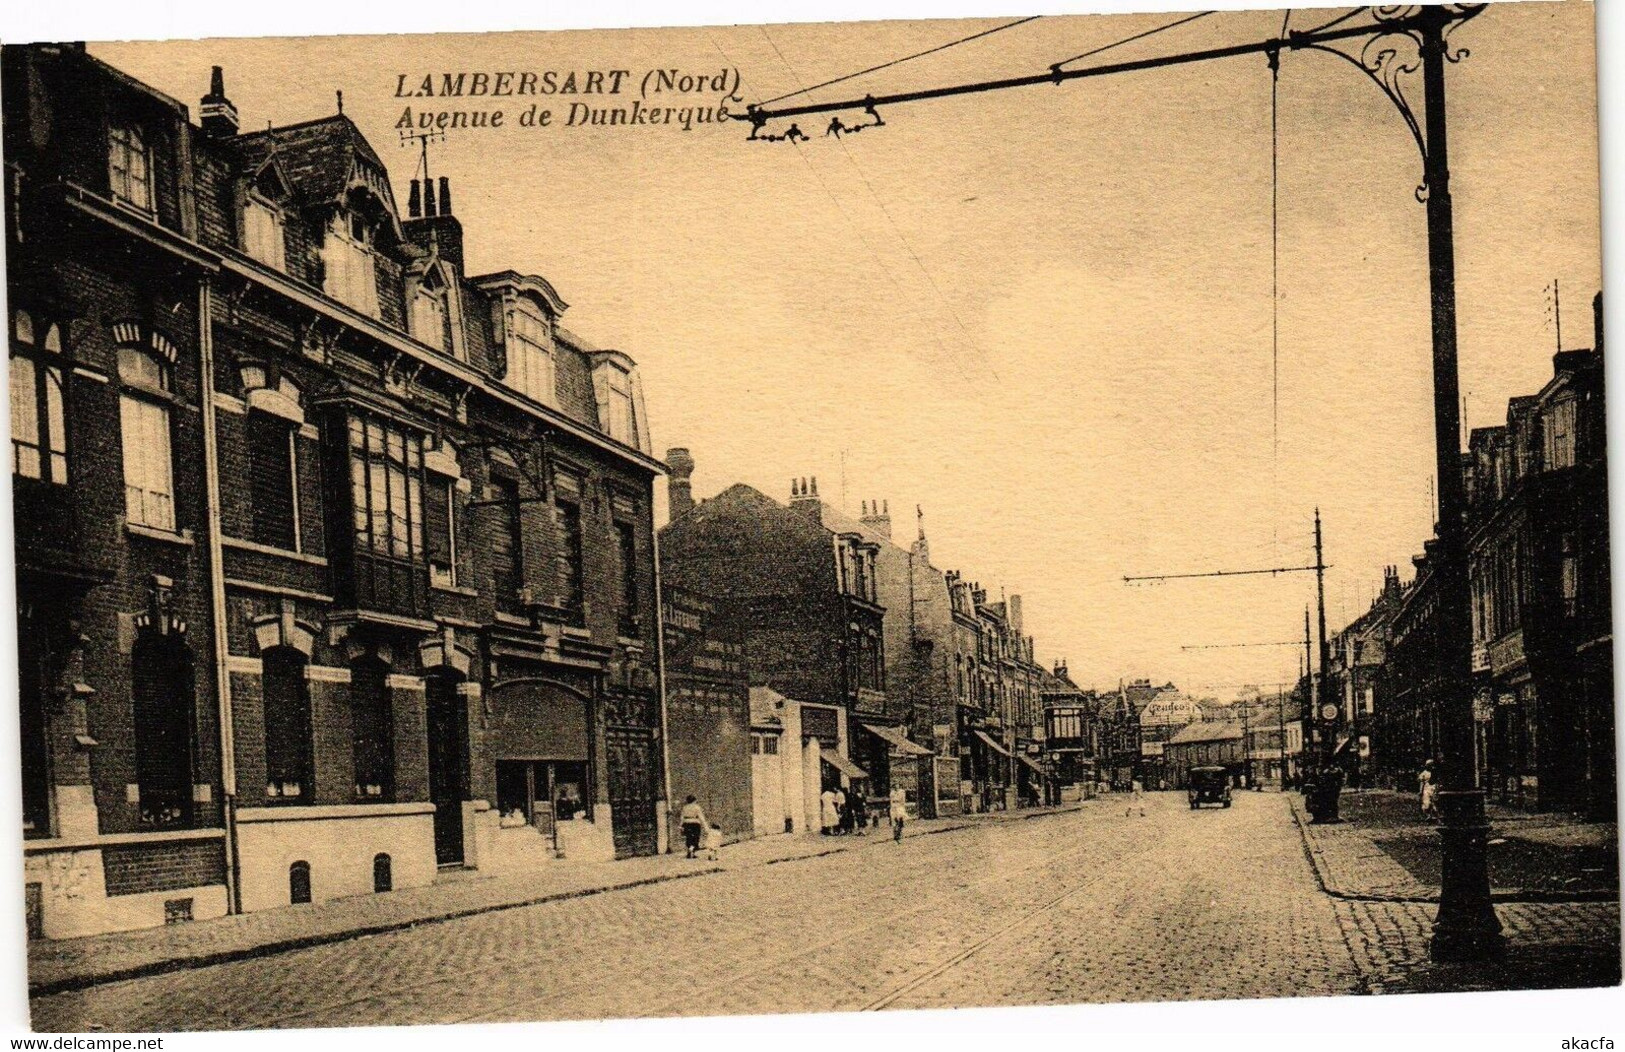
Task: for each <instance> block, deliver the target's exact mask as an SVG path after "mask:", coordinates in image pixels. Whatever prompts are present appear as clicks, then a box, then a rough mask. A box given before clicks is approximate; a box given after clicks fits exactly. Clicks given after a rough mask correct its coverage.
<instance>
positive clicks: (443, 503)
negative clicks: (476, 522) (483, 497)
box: [423, 477, 457, 588]
mask: <svg viewBox="0 0 1625 1052" xmlns="http://www.w3.org/2000/svg"><path fill="white" fill-rule="evenodd" d="M456 499H457V484H456V483H455V482H451V481H447V480H445V479H437V478H433V477H431V478H430V479H429V494H428V497H427V498H426V499H425V500H424V502H423V534H424V545H425V546H426V548H427V550H428V553H429V573H430V576H431V579H432V580H433V583H434V584H435V586H436V587H439V588H452V587H455V586H456V584H457V527H456V507H457V505H456Z"/></svg>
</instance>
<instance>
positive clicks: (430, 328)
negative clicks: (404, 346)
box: [412, 285, 446, 351]
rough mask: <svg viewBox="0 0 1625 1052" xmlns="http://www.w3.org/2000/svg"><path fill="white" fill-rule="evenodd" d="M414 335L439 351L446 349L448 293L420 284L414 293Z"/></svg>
mask: <svg viewBox="0 0 1625 1052" xmlns="http://www.w3.org/2000/svg"><path fill="white" fill-rule="evenodd" d="M412 335H413V336H415V337H417V338H418V339H419V340H422V341H423V342H424V343H426V344H428V345H429V346H430V347H433V348H434V349H435V350H437V351H444V350H445V349H446V293H445V292H444V291H443V290H438V291H437V290H435V289H431V288H428V287H427V286H424V285H419V286H418V289H417V291H416V292H415V293H413V294H412Z"/></svg>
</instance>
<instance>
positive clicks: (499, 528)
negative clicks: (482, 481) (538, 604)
mask: <svg viewBox="0 0 1625 1052" xmlns="http://www.w3.org/2000/svg"><path fill="white" fill-rule="evenodd" d="M490 499H491V500H493V501H496V502H497V503H495V504H493V505H491V510H490V514H491V521H492V529H491V532H490V536H489V538H488V544H489V547H488V548H487V549H486V561H487V562H488V563H489V564H490V566H491V587H492V588H494V589H495V590H496V596H495V599H496V606H497V609H498V610H501V611H502V612H503V613H509V614H517V613H521V612H523V610H524V603H523V597H522V596H521V595H520V590H521V588H522V587H523V585H524V582H523V581H522V580H521V569H522V567H521V563H520V548H519V543H520V541H519V485H518V483H516V482H514V481H513V480H511V479H503V478H496V479H492V480H491V496H490Z"/></svg>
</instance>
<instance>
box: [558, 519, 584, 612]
mask: <svg viewBox="0 0 1625 1052" xmlns="http://www.w3.org/2000/svg"><path fill="white" fill-rule="evenodd" d="M558 509H559V534H560V539H561V540H562V541H563V542H564V552H563V559H564V566H563V571H564V581H563V584H564V596H563V598H564V608H565V610H567V611H569V612H570V614H571V615H572V616H573V617H574V618H575V619H576V621H577V622H579V621H580V620H581V618H582V616H583V615H584V614H585V612H586V610H585V601H586V593H585V589H584V582H583V566H582V562H583V552H582V538H581V505H580V504H578V503H576V502H575V501H573V500H565V499H562V498H561V499H560V500H559V501H558Z"/></svg>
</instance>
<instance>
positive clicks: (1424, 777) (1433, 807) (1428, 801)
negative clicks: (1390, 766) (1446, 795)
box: [1416, 760, 1439, 815]
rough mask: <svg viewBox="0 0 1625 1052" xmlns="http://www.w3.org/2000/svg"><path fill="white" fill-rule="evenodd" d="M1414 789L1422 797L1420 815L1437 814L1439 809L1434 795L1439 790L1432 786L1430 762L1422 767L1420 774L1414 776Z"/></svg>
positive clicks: (1431, 765)
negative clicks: (1415, 788)
mask: <svg viewBox="0 0 1625 1052" xmlns="http://www.w3.org/2000/svg"><path fill="white" fill-rule="evenodd" d="M1416 787H1417V789H1418V791H1419V792H1420V795H1421V797H1422V813H1423V814H1424V815H1434V814H1438V813H1439V808H1438V803H1437V801H1436V799H1435V794H1436V793H1437V792H1438V791H1439V788H1438V786H1436V785H1434V784H1433V761H1432V760H1429V761H1428V762H1427V763H1425V764H1423V765H1422V771H1421V773H1420V774H1418V775H1417V776H1416Z"/></svg>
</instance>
